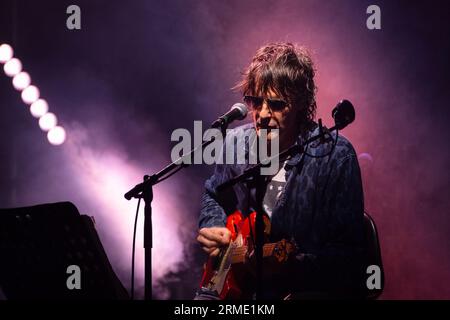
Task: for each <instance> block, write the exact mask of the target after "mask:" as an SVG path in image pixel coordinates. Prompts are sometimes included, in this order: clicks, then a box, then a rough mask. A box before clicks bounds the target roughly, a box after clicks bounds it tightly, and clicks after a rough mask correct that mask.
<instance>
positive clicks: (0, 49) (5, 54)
mask: <svg viewBox="0 0 450 320" xmlns="http://www.w3.org/2000/svg"><path fill="white" fill-rule="evenodd" d="M13 54H14V51H13V49H12V48H11V46H10V45H9V44H6V43H4V44H2V45H0V63H5V62H7V61H9V60H11V58H12V57H13Z"/></svg>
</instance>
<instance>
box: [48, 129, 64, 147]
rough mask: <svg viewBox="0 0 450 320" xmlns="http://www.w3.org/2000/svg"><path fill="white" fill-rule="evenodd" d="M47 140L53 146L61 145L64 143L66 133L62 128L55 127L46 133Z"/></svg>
mask: <svg viewBox="0 0 450 320" xmlns="http://www.w3.org/2000/svg"><path fill="white" fill-rule="evenodd" d="M47 139H48V142H50V144H52V145H54V146H58V145H60V144H63V143H64V141H66V131H65V130H64V128H63V127H60V126H56V127H54V128H52V129H50V131H49V132H48V133H47Z"/></svg>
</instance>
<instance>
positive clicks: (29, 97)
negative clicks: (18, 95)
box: [22, 85, 40, 104]
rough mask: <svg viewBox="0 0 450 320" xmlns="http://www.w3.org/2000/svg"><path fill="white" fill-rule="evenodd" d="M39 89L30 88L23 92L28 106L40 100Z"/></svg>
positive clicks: (23, 98) (23, 97) (24, 100)
mask: <svg viewBox="0 0 450 320" xmlns="http://www.w3.org/2000/svg"><path fill="white" fill-rule="evenodd" d="M39 95H40V93H39V89H38V88H37V87H36V86H33V85H31V86H28V87H26V88H25V89H24V90H23V91H22V100H23V102H25V103H26V104H32V103H33V102H35V101H36V100H37V99H39Z"/></svg>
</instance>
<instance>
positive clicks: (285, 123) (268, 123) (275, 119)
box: [252, 90, 298, 148]
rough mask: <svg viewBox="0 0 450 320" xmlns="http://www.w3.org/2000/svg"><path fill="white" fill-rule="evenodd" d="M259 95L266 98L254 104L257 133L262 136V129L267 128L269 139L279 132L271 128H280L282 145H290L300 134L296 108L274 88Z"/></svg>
mask: <svg viewBox="0 0 450 320" xmlns="http://www.w3.org/2000/svg"><path fill="white" fill-rule="evenodd" d="M258 97H261V98H264V100H263V101H262V102H261V101H260V102H259V103H256V104H255V103H254V104H253V106H252V110H253V124H254V125H255V128H256V133H257V135H258V136H260V130H261V129H267V138H268V140H271V139H275V138H276V137H277V133H276V132H273V131H271V129H278V130H279V139H280V147H281V148H286V147H288V145H289V144H292V143H293V142H294V141H295V138H296V137H297V134H298V121H297V113H296V110H295V109H293V108H292V106H291V105H290V104H288V103H286V102H285V103H283V101H284V100H283V98H281V97H280V96H279V95H277V94H276V93H275V92H274V91H273V90H269V91H268V92H267V93H266V94H263V95H260V96H258ZM260 100H261V99H260Z"/></svg>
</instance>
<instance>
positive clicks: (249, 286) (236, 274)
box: [200, 211, 295, 300]
mask: <svg viewBox="0 0 450 320" xmlns="http://www.w3.org/2000/svg"><path fill="white" fill-rule="evenodd" d="M255 220H256V212H252V213H251V214H250V215H249V216H248V217H244V216H243V215H242V213H241V212H240V211H236V212H234V213H232V214H231V215H229V216H228V218H227V225H226V227H227V229H228V230H230V231H231V242H230V244H229V245H228V246H226V247H225V248H224V249H222V251H221V253H220V254H219V256H218V257H214V258H213V257H210V258H209V259H208V261H207V262H206V264H205V266H204V272H203V277H202V280H201V283H200V287H201V288H206V289H208V290H211V291H216V292H217V293H218V294H219V298H220V299H222V300H227V299H251V298H252V296H253V294H254V292H255V277H254V272H250V271H249V266H248V265H244V263H245V262H246V259H248V255H249V253H250V252H251V251H252V249H253V246H252V243H253V242H252V238H251V235H255V234H256V233H255ZM269 234H270V220H269V217H268V216H266V215H264V238H265V241H266V240H267V239H268V236H269ZM294 251H295V246H294V245H293V244H292V243H290V242H288V241H286V240H284V239H283V240H281V241H279V242H276V243H266V244H264V246H263V257H264V258H268V257H272V258H275V259H276V260H277V261H278V262H280V263H282V262H284V261H286V260H287V259H288V256H289V254H291V253H292V252H294Z"/></svg>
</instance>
